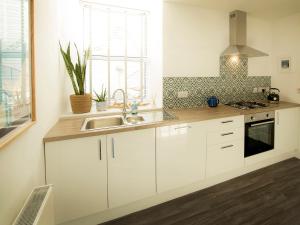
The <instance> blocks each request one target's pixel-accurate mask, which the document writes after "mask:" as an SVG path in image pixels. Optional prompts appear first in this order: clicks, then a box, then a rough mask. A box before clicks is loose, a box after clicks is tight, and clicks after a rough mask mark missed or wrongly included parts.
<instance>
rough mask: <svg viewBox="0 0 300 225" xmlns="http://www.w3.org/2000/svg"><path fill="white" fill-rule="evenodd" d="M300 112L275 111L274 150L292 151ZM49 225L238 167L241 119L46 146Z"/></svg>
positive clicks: (241, 150)
mask: <svg viewBox="0 0 300 225" xmlns="http://www.w3.org/2000/svg"><path fill="white" fill-rule="evenodd" d="M299 125H300V108H290V109H283V110H277V111H276V125H275V150H276V152H278V153H279V154H282V155H284V153H287V152H291V151H294V150H296V149H298V142H299V128H300V126H299ZM45 155H46V179H47V183H48V184H53V185H54V203H55V217H56V224H60V223H63V222H67V221H70V220H74V219H76V218H80V217H84V216H88V215H91V214H94V213H98V212H101V211H104V210H106V209H108V208H115V207H119V206H124V205H126V204H129V203H132V202H134V201H138V200H141V199H144V198H147V197H151V196H154V195H155V194H156V192H158V193H162V192H165V191H169V190H172V189H176V188H180V187H183V186H187V185H189V184H192V183H195V182H199V181H201V180H203V179H204V178H208V179H209V178H210V177H217V175H220V174H222V173H227V172H230V171H233V170H236V169H240V168H243V166H244V165H245V159H244V117H243V116H235V117H227V118H221V119H216V120H208V121H203V122H196V123H184V124H178V125H171V126H165V127H159V128H156V129H155V128H152V129H144V130H136V131H130V132H123V133H115V134H109V135H105V136H97V137H88V138H79V139H71V140H65V141H56V142H48V143H46V144H45Z"/></svg>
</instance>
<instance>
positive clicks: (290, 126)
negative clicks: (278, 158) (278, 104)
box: [275, 108, 300, 154]
mask: <svg viewBox="0 0 300 225" xmlns="http://www.w3.org/2000/svg"><path fill="white" fill-rule="evenodd" d="M275 117H276V118H275V119H276V124H275V149H276V151H277V152H278V153H279V154H282V153H285V152H291V151H294V150H297V149H298V148H299V146H298V143H299V128H300V108H290V109H282V110H277V111H276V112H275Z"/></svg>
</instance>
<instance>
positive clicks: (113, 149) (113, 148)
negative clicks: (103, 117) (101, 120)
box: [111, 138, 115, 158]
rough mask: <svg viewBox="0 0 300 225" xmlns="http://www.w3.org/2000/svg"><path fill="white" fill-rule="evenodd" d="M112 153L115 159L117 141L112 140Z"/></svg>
mask: <svg viewBox="0 0 300 225" xmlns="http://www.w3.org/2000/svg"><path fill="white" fill-rule="evenodd" d="M111 151H112V152H111V153H112V157H113V158H115V139H114V138H112V139H111Z"/></svg>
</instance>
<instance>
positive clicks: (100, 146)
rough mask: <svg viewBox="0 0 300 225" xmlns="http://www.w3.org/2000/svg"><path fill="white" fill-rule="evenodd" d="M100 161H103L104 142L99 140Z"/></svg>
mask: <svg viewBox="0 0 300 225" xmlns="http://www.w3.org/2000/svg"><path fill="white" fill-rule="evenodd" d="M99 159H100V160H102V142H101V140H99Z"/></svg>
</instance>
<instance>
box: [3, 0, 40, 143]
mask: <svg viewBox="0 0 300 225" xmlns="http://www.w3.org/2000/svg"><path fill="white" fill-rule="evenodd" d="M32 2H33V1H30V0H2V1H0V138H3V139H5V138H6V139H7V136H11V135H10V134H11V133H14V132H13V131H16V130H17V128H20V127H22V125H23V124H26V122H28V121H31V120H35V116H34V101H33V100H34V98H33V93H32V87H33V83H32V82H33V74H32V71H31V64H32V59H33V57H32V55H31V51H32V46H33V45H32V43H31V35H30V32H32V31H31V29H32V26H30V25H31V24H32V17H31V16H30V15H33V13H32V11H31V10H32V9H33V3H32ZM3 139H1V140H0V147H1V146H3V145H4V142H7V140H6V139H5V140H3Z"/></svg>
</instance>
